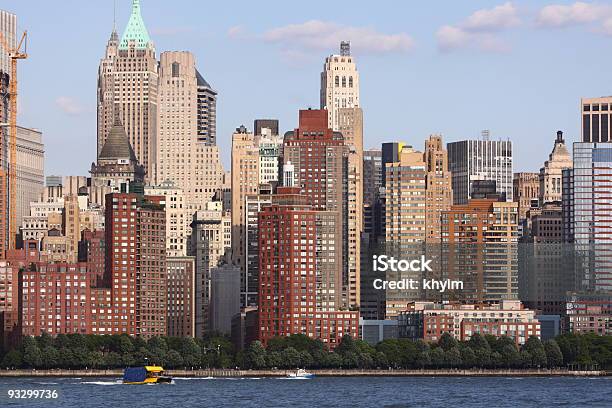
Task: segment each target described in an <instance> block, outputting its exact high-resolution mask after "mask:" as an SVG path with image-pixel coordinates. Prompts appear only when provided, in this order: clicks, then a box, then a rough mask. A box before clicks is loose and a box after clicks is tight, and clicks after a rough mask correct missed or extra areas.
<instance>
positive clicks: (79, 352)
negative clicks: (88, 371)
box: [72, 347, 92, 368]
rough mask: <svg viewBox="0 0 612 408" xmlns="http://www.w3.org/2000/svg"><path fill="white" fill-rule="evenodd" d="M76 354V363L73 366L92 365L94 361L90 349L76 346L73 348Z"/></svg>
mask: <svg viewBox="0 0 612 408" xmlns="http://www.w3.org/2000/svg"><path fill="white" fill-rule="evenodd" d="M72 354H73V356H74V364H73V366H72V368H85V367H91V366H92V361H91V359H90V357H91V356H90V354H89V351H88V350H87V349H86V348H85V347H76V348H74V349H73V350H72Z"/></svg>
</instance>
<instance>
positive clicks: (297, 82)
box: [0, 0, 612, 174]
mask: <svg viewBox="0 0 612 408" xmlns="http://www.w3.org/2000/svg"><path fill="white" fill-rule="evenodd" d="M116 3H117V26H118V30H119V32H120V34H121V33H122V31H123V28H124V26H125V24H126V23H127V19H128V17H129V13H130V11H131V0H116ZM141 4H142V14H143V17H144V20H145V23H146V24H147V27H148V29H149V32H150V35H151V37H152V39H153V41H154V42H155V44H156V49H157V52H158V54H159V52H161V51H164V50H189V51H192V52H193V53H194V54H195V55H196V58H197V64H198V68H199V70H200V72H201V73H202V74H203V76H204V77H205V78H206V79H207V80H208V81H209V82H210V84H211V85H212V86H213V87H214V88H215V89H216V90H217V91H218V92H219V100H218V120H217V129H218V131H217V132H218V133H217V140H218V144H219V146H220V148H221V154H222V158H223V162H224V165H225V167H226V169H229V157H230V140H231V134H232V131H233V129H234V128H236V127H238V126H239V125H241V124H245V125H246V126H247V127H248V128H252V121H253V119H255V118H259V117H275V118H278V119H280V125H281V128H282V130H283V131H285V130H290V129H293V128H294V127H295V126H296V125H297V116H298V109H302V108H307V107H315V108H316V107H318V105H319V75H320V71H321V68H322V65H323V61H324V58H325V56H326V55H329V54H331V53H334V52H337V46H338V44H337V43H338V42H339V40H340V39H347V40H351V41H352V49H353V54H354V55H355V57H356V60H357V64H358V69H359V71H360V75H361V103H362V108H363V110H364V117H365V132H364V139H365V140H364V145H365V146H366V147H375V146H378V145H380V143H381V142H384V141H391V140H403V141H406V142H408V143H410V144H412V145H414V146H416V147H418V148H420V149H422V148H423V144H424V139H425V138H426V137H427V136H428V135H429V134H431V133H442V135H443V136H444V140H445V141H446V142H447V141H453V140H459V139H465V138H473V137H479V135H480V131H481V130H482V129H490V130H491V134H492V138H493V139H497V138H503V139H506V138H509V139H511V140H513V142H514V146H515V148H514V151H515V171H537V169H539V167H540V166H541V165H542V163H543V161H544V160H545V159H546V158H547V156H548V154H549V152H550V150H551V148H552V143H553V140H554V136H555V132H556V131H557V130H558V129H561V130H564V131H565V134H566V141H568V142H573V141H577V140H578V139H579V137H580V133H579V125H580V117H579V110H578V109H579V98H580V97H582V96H589V97H593V96H602V95H610V94H612V90H611V88H612V77H611V76H610V66H612V52H611V51H612V2H596V3H594V2H585V3H580V2H578V3H576V2H564V1H558V0H556V1H555V0H552V1H514V2H504V1H498V2H493V1H476V0H470V1H467V0H466V1H457V0H447V1H436V0H431V1H428V2H421V1H399V0H398V1H386V0H379V1H377V2H365V1H363V2H362V1H355V0H353V1H343V0H335V1H329V0H328V1H319V0H309V1H308V2H294V1H241V0H240V1H239V0H235V1H226V2H218V1H206V2H205V1H198V0H173V1H162V0H141ZM0 8H3V9H6V10H9V11H11V12H14V13H16V14H17V15H18V24H19V28H20V29H22V30H23V29H27V30H28V32H29V44H28V52H29V53H30V58H29V59H28V60H26V61H22V62H20V73H19V75H20V77H19V78H20V98H21V99H20V105H21V112H20V119H19V122H20V123H21V124H22V125H24V126H30V127H36V128H39V129H41V130H42V131H43V132H44V141H45V144H46V151H47V154H46V163H45V166H46V173H47V174H87V171H88V169H89V166H90V164H91V162H92V161H94V160H95V145H96V142H95V141H96V114H95V111H96V78H97V69H98V63H99V60H100V58H101V57H102V55H103V52H104V47H105V45H106V41H107V39H108V37H109V34H110V31H111V29H112V25H113V0H95V1H92V0H90V1H83V0H80V1H77V0H61V1H59V0H58V1H51V0H9V1H6V0H5V1H2V4H1V5H0Z"/></svg>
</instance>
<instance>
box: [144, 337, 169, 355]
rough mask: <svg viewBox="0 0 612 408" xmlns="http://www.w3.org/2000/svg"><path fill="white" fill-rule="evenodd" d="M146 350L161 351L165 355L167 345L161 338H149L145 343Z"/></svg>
mask: <svg viewBox="0 0 612 408" xmlns="http://www.w3.org/2000/svg"><path fill="white" fill-rule="evenodd" d="M147 348H148V349H149V350H151V351H153V350H161V351H163V352H164V353H165V352H166V351H168V343H166V339H164V338H163V337H151V338H150V339H149V341H148V342H147Z"/></svg>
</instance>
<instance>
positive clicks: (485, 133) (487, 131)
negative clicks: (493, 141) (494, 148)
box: [480, 129, 491, 141]
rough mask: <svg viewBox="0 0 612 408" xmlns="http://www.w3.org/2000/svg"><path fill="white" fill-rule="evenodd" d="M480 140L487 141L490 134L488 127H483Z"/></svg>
mask: <svg viewBox="0 0 612 408" xmlns="http://www.w3.org/2000/svg"><path fill="white" fill-rule="evenodd" d="M480 134H481V135H482V140H485V141H488V140H489V138H490V136H491V131H490V130H489V129H484V130H483V131H482V132H481V133H480Z"/></svg>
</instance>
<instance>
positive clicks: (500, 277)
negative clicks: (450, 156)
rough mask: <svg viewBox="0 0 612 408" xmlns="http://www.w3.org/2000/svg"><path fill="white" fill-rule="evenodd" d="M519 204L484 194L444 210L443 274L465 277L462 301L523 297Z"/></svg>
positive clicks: (456, 277) (452, 277) (458, 277)
mask: <svg viewBox="0 0 612 408" xmlns="http://www.w3.org/2000/svg"><path fill="white" fill-rule="evenodd" d="M500 198H501V197H500ZM517 208H518V204H517V203H515V202H504V201H499V200H498V199H494V198H484V199H473V200H469V202H468V204H460V205H453V206H452V207H451V208H450V209H449V210H448V211H443V212H442V244H443V245H442V249H443V252H442V256H441V260H442V264H443V267H442V271H443V272H444V273H445V274H446V276H443V278H449V279H460V280H463V282H464V290H463V291H460V292H459V293H458V294H457V295H458V296H460V299H461V300H464V301H471V302H479V301H500V300H502V299H517V298H518V278H517V274H518V261H517V259H518V252H517V251H518V247H517V242H518V224H517V223H518V217H517Z"/></svg>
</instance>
